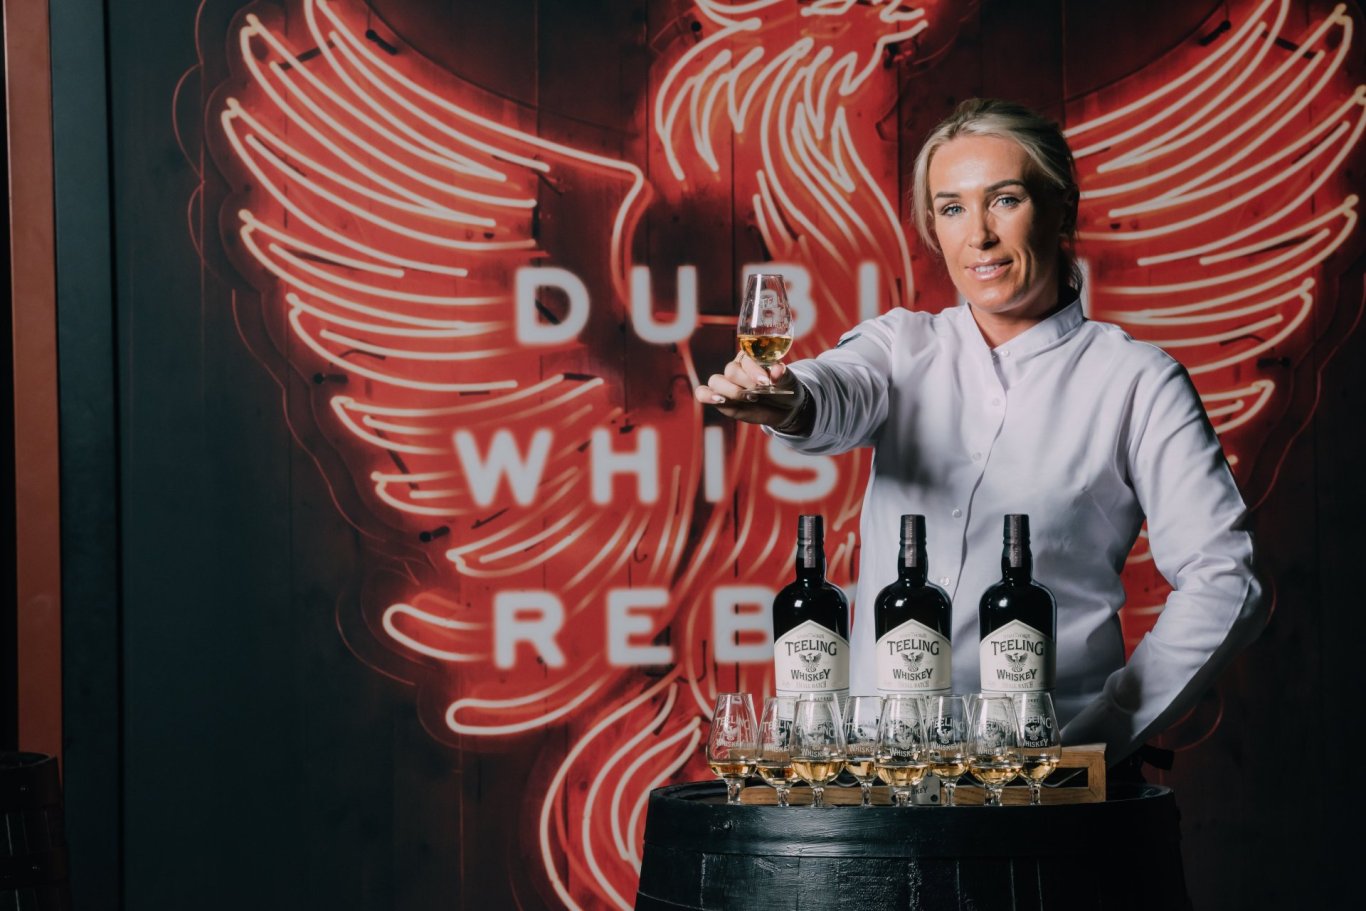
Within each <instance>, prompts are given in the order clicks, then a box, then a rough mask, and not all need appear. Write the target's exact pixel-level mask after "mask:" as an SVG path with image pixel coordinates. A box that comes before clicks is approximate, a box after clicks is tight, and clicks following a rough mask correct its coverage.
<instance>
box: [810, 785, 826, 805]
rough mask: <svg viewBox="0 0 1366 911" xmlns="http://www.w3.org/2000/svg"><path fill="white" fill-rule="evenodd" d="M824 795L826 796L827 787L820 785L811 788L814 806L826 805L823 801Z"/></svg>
mask: <svg viewBox="0 0 1366 911" xmlns="http://www.w3.org/2000/svg"><path fill="white" fill-rule="evenodd" d="M824 797H825V788H823V787H819V786H817V787H813V788H812V789H811V806H813V807H823V806H825V803H824V802H823V799H824Z"/></svg>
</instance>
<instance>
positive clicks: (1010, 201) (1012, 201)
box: [996, 195, 1020, 209]
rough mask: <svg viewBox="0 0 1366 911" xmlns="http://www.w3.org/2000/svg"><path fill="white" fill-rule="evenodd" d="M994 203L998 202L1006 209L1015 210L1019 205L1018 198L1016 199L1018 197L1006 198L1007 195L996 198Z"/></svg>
mask: <svg viewBox="0 0 1366 911" xmlns="http://www.w3.org/2000/svg"><path fill="white" fill-rule="evenodd" d="M996 202H998V203H999V204H1001V205H1003V206H1005V207H1006V208H1007V209H1013V208H1015V207H1016V206H1018V205H1019V204H1020V197H1018V196H1008V195H1007V196H997V197H996Z"/></svg>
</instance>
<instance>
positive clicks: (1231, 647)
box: [1063, 361, 1267, 764]
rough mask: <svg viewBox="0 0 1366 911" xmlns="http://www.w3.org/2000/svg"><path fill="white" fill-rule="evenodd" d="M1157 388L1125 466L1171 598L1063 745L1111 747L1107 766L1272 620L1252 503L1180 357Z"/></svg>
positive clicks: (1165, 720) (1172, 715) (1179, 710)
mask: <svg viewBox="0 0 1366 911" xmlns="http://www.w3.org/2000/svg"><path fill="white" fill-rule="evenodd" d="M1153 386H1154V388H1153V389H1152V390H1146V391H1140V393H1139V396H1138V399H1146V400H1147V401H1148V402H1149V403H1150V405H1149V407H1145V408H1143V409H1142V410H1141V411H1140V409H1139V408H1138V407H1137V406H1136V407H1135V412H1134V416H1133V419H1132V421H1131V425H1130V429H1131V436H1130V439H1129V443H1128V460H1129V465H1130V470H1131V473H1132V477H1131V482H1132V484H1133V487H1134V490H1135V493H1136V495H1137V497H1138V502H1139V505H1140V507H1141V508H1142V510H1143V513H1144V515H1145V516H1146V517H1147V522H1148V540H1149V546H1150V549H1151V551H1152V555H1153V560H1154V561H1155V564H1156V566H1157V569H1158V570H1159V571H1160V572H1161V573H1162V576H1163V578H1165V579H1166V580H1167V582H1168V584H1170V585H1171V586H1172V591H1171V594H1170V595H1169V596H1168V598H1167V601H1166V604H1165V605H1164V606H1163V610H1162V613H1161V615H1160V616H1159V617H1158V620H1157V623H1156V624H1155V625H1154V626H1153V628H1152V629H1151V630H1150V631H1149V632H1148V633H1147V635H1145V636H1144V637H1143V639H1142V640H1140V642H1139V643H1138V646H1137V648H1135V649H1134V652H1133V654H1132V655H1131V656H1130V658H1129V661H1128V663H1127V664H1126V665H1125V666H1124V667H1123V668H1120V669H1119V670H1117V671H1115V672H1114V673H1113V674H1111V675H1110V677H1109V678H1108V679H1107V680H1106V682H1105V686H1104V688H1103V690H1102V693H1101V695H1100V696H1098V697H1097V698H1096V700H1095V701H1094V702H1092V703H1091V704H1090V705H1088V706H1086V707H1085V708H1083V709H1082V711H1081V712H1080V713H1079V714H1078V715H1077V716H1076V717H1075V718H1073V719H1072V721H1071V722H1069V723H1068V724H1067V725H1066V727H1065V728H1064V730H1063V738H1064V742H1066V743H1095V742H1102V743H1104V744H1105V745H1106V761H1107V763H1109V764H1114V763H1115V762H1117V761H1119V760H1121V759H1123V758H1125V757H1126V756H1128V755H1130V754H1131V753H1133V752H1134V751H1135V750H1136V749H1138V747H1139V746H1141V745H1142V744H1143V742H1144V741H1145V740H1147V739H1148V738H1149V737H1152V736H1154V735H1156V734H1159V733H1161V732H1162V731H1163V730H1164V729H1165V728H1166V727H1168V726H1169V725H1170V724H1172V723H1173V722H1174V721H1176V719H1178V718H1179V717H1181V715H1182V714H1183V713H1185V712H1186V711H1187V710H1188V709H1190V708H1191V706H1192V705H1193V704H1194V703H1195V701H1196V700H1197V699H1198V698H1199V697H1200V695H1201V693H1202V692H1204V691H1205V690H1206V689H1207V688H1208V687H1210V686H1211V685H1212V684H1213V682H1214V680H1215V678H1216V676H1217V675H1218V674H1219V672H1220V671H1221V670H1222V669H1223V668H1224V667H1225V666H1226V665H1227V664H1228V663H1229V662H1230V660H1231V659H1232V658H1233V656H1234V655H1235V654H1236V653H1237V652H1238V651H1239V650H1240V649H1241V648H1243V647H1244V646H1245V645H1247V644H1248V643H1249V642H1251V641H1252V640H1253V639H1254V638H1256V636H1257V635H1258V634H1259V633H1260V632H1261V630H1262V628H1263V626H1264V624H1265V620H1266V615H1267V611H1266V605H1265V603H1264V601H1265V599H1264V598H1263V594H1262V588H1261V585H1260V584H1259V582H1258V580H1257V577H1256V573H1255V568H1254V553H1253V541H1252V535H1251V534H1250V532H1249V531H1248V529H1247V507H1246V506H1245V505H1244V503H1243V499H1242V496H1241V494H1240V493H1239V492H1238V488H1237V486H1236V484H1235V482H1234V478H1233V473H1232V472H1231V471H1230V470H1229V466H1228V462H1227V460H1226V459H1225V458H1224V453H1223V449H1222V448H1221V446H1220V445H1219V440H1218V437H1217V436H1216V435H1215V433H1214V428H1213V427H1212V426H1211V425H1210V421H1209V418H1208V416H1207V415H1206V413H1205V409H1204V406H1203V404H1202V403H1201V401H1200V397H1199V395H1198V394H1197V393H1196V390H1195V387H1194V386H1193V385H1192V383H1191V381H1190V378H1189V376H1188V375H1187V373H1186V371H1185V368H1183V367H1182V366H1181V365H1180V364H1179V363H1177V362H1175V361H1171V362H1169V363H1168V364H1167V365H1166V367H1165V369H1164V370H1163V371H1162V372H1161V373H1160V375H1159V376H1158V377H1157V379H1156V381H1155V383H1154V384H1153ZM1136 401H1137V399H1136Z"/></svg>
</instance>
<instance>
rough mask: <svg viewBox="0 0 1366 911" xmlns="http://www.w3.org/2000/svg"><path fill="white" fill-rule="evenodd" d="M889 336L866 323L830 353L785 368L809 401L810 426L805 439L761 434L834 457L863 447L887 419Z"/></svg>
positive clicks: (888, 330) (881, 326) (881, 324)
mask: <svg viewBox="0 0 1366 911" xmlns="http://www.w3.org/2000/svg"><path fill="white" fill-rule="evenodd" d="M894 335H895V332H894V330H893V328H892V326H891V325H890V324H889V322H888V321H887V320H885V319H881V318H879V319H871V320H867V321H865V322H863V323H860V324H859V325H858V326H855V327H854V328H853V329H851V330H850V331H849V332H846V333H845V334H844V335H843V336H842V337H841V338H840V341H839V344H837V345H836V346H835V347H834V348H831V349H830V350H829V351H825V352H822V353H821V354H820V355H819V356H818V357H815V358H810V359H807V360H801V361H797V362H795V363H793V364H791V365H790V367H789V369H790V370H791V371H792V374H793V376H795V377H796V378H797V380H798V381H799V382H800V383H801V384H802V387H803V388H804V389H805V390H806V394H807V395H808V396H809V397H810V404H809V407H810V408H811V409H812V410H813V415H814V422H813V424H812V427H811V432H810V433H808V434H806V435H805V436H795V435H791V434H784V433H778V432H776V431H774V430H771V429H769V428H765V431H766V432H768V433H770V434H772V435H773V436H776V437H777V438H778V439H780V440H782V441H783V442H784V443H786V444H787V445H789V446H791V447H792V448H793V449H795V450H797V451H798V452H805V453H809V454H811V455H834V454H837V453H841V452H848V451H849V450H851V449H856V448H858V447H860V446H867V445H869V444H870V443H871V442H872V440H873V437H874V436H875V435H876V433H877V431H878V429H879V428H880V427H881V426H882V424H883V422H884V421H885V420H886V419H887V386H888V378H889V376H890V375H891V361H892V351H893V350H894Z"/></svg>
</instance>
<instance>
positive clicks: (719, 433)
mask: <svg viewBox="0 0 1366 911" xmlns="http://www.w3.org/2000/svg"><path fill="white" fill-rule="evenodd" d="M702 469H703V475H702V496H703V498H704V499H706V501H707V502H708V503H720V502H721V500H722V499H724V498H725V496H726V433H725V431H724V430H722V429H721V428H720V427H705V428H703V430H702Z"/></svg>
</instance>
